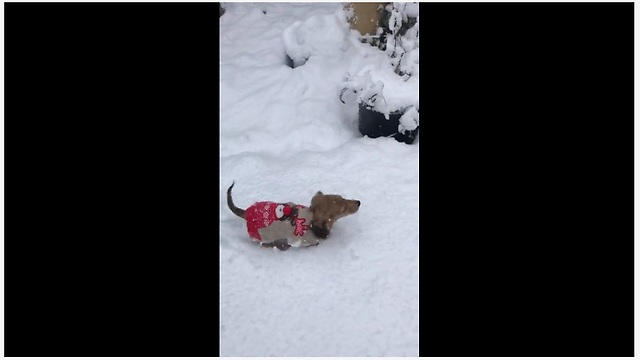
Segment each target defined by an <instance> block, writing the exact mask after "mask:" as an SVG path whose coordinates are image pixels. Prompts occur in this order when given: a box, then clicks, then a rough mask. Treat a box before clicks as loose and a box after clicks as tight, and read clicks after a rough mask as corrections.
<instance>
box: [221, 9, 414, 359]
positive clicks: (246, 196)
mask: <svg viewBox="0 0 640 360" xmlns="http://www.w3.org/2000/svg"><path fill="white" fill-rule="evenodd" d="M224 7H225V9H226V12H225V14H224V15H223V16H222V17H221V18H220V181H221V184H220V189H219V192H220V204H219V206H220V355H221V356H418V325H419V323H418V311H419V309H418V282H419V281H418V280H419V278H418V261H419V259H418V246H419V243H418V232H419V230H418V229H419V225H418V210H419V209H418V193H419V188H418V180H419V178H418V149H419V138H418V139H416V141H415V143H414V144H412V145H406V144H404V143H400V142H397V141H395V140H394V139H392V138H377V139H370V138H366V137H363V136H361V135H360V133H359V132H358V129H357V105H356V103H355V101H353V99H351V101H347V104H343V103H342V102H340V100H339V95H340V92H341V90H342V88H343V87H344V85H343V81H344V80H345V75H346V74H348V73H350V74H355V73H356V72H358V71H359V70H360V69H362V68H363V67H365V66H367V65H371V64H374V65H375V64H381V63H383V62H384V61H385V60H384V59H383V57H381V56H386V55H384V53H383V52H381V51H380V50H378V49H376V48H373V47H371V46H369V45H366V44H362V43H360V42H359V41H358V38H357V32H355V31H350V30H349V28H348V26H347V23H346V18H345V15H344V11H343V10H341V9H342V6H341V4H338V3H320V4H318V3H255V4H250V3H228V4H224ZM296 21H300V23H299V24H297V25H296V24H295V23H296ZM291 25H294V26H297V27H299V28H300V29H299V31H297V32H296V33H297V34H304V36H302V37H300V36H299V37H298V39H295V34H294V35H291V34H288V35H287V34H285V30H286V29H287V28H288V27H289V26H291ZM289 32H290V33H291V31H289ZM287 36H294V41H296V43H298V44H299V45H305V44H306V45H305V46H306V48H305V47H304V46H302V49H299V50H300V51H302V52H303V53H304V54H303V55H304V57H308V60H307V61H306V63H305V64H304V65H302V66H299V67H296V68H294V69H292V68H290V67H288V66H287V65H286V55H285V41H286V42H287V45H288V46H289V45H291V44H290V43H289V41H291V39H289V40H285V39H286V38H287ZM327 37H329V38H327ZM310 39H311V40H313V41H310ZM305 41H306V43H305ZM307 45H308V46H307ZM379 66H382V65H379ZM416 96H417V94H416ZM232 181H235V187H234V189H233V195H234V201H235V204H236V205H237V206H239V207H241V208H246V207H248V206H249V205H251V204H252V203H254V202H256V201H261V200H271V201H279V202H287V201H291V202H295V203H299V204H309V201H310V199H311V197H312V196H313V195H314V194H315V192H316V191H318V190H320V191H322V192H324V193H325V194H327V193H335V194H340V195H343V196H344V197H347V198H351V199H358V200H360V201H361V202H362V205H361V207H360V210H359V211H358V212H357V213H356V214H354V215H351V216H349V217H346V218H344V219H341V220H339V221H338V222H337V224H336V225H335V227H334V229H333V232H332V235H331V237H330V238H329V239H327V240H326V241H323V242H321V243H320V245H319V246H317V247H311V248H299V249H298V248H292V249H290V250H288V251H284V252H282V251H279V250H276V249H264V248H261V247H260V246H259V245H258V244H257V243H255V242H253V241H251V240H250V239H249V236H248V234H247V230H246V226H245V222H244V220H243V219H240V218H238V217H236V216H235V215H234V214H233V213H231V211H230V210H229V208H228V207H227V204H226V190H227V188H228V187H229V185H231V183H232Z"/></svg>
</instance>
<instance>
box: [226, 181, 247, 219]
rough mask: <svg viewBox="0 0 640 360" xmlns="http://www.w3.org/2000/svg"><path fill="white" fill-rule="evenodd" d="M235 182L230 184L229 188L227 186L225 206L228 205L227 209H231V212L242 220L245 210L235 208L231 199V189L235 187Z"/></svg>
mask: <svg viewBox="0 0 640 360" xmlns="http://www.w3.org/2000/svg"><path fill="white" fill-rule="evenodd" d="M235 183H236V182H235V181H234V182H233V183H232V184H231V186H229V189H227V205H229V209H231V211H232V212H233V213H234V214H236V215H237V216H239V217H241V218H243V219H244V214H245V212H246V211H245V210H243V209H240V208H239V207H237V206H235V205H234V203H233V199H232V198H231V189H233V185H235Z"/></svg>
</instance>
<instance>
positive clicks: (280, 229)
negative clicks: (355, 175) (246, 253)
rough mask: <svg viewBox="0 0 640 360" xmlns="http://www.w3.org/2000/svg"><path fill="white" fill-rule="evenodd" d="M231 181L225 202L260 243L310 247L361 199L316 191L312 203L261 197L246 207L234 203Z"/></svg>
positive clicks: (251, 235) (353, 208) (283, 246)
mask: <svg viewBox="0 0 640 360" xmlns="http://www.w3.org/2000/svg"><path fill="white" fill-rule="evenodd" d="M233 185H234V184H231V186H230V187H229V189H228V190H227V205H228V206H229V209H231V211H232V212H233V213H234V214H236V215H237V216H239V217H241V218H243V219H245V220H246V222H247V232H248V233H249V236H250V237H251V238H252V239H253V240H255V241H258V242H260V243H261V244H262V246H263V247H273V246H275V247H277V248H278V249H280V250H288V249H289V248H290V247H292V246H293V247H301V246H302V247H309V246H315V245H318V244H319V242H320V241H319V239H326V238H327V237H328V236H329V233H330V232H331V229H332V228H333V225H334V224H335V222H336V221H337V220H338V219H340V218H342V217H345V216H347V215H350V214H353V213H355V212H356V211H358V209H359V208H360V201H358V200H350V199H345V198H343V197H342V196H340V195H324V194H323V193H322V192H320V191H318V192H317V193H316V194H315V195H314V196H313V198H312V199H311V206H310V207H306V206H304V205H297V204H294V203H291V202H288V203H277V202H272V201H260V202H257V203H254V204H253V205H251V206H249V207H248V208H247V209H246V210H244V209H241V208H239V207H237V206H235V204H234V203H233V199H232V198H231V189H232V188H233Z"/></svg>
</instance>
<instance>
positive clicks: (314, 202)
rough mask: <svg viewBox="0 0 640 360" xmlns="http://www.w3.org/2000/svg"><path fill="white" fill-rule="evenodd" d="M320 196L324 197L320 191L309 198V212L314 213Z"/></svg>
mask: <svg viewBox="0 0 640 360" xmlns="http://www.w3.org/2000/svg"><path fill="white" fill-rule="evenodd" d="M320 196H324V194H323V193H322V191H318V192H317V193H316V194H315V195H313V198H311V206H309V210H311V211H314V210H315V209H316V202H317V200H318V197H320Z"/></svg>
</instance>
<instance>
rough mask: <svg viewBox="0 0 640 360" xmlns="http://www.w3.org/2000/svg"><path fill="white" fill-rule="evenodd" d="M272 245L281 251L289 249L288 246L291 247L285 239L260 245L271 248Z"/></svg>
mask: <svg viewBox="0 0 640 360" xmlns="http://www.w3.org/2000/svg"><path fill="white" fill-rule="evenodd" d="M274 246H275V247H277V248H278V249H279V250H282V251H286V250H289V248H290V247H291V245H289V244H288V243H287V239H278V240H275V241H272V242H270V243H262V247H265V248H272V247H274Z"/></svg>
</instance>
